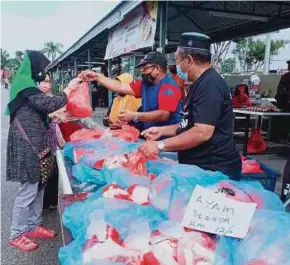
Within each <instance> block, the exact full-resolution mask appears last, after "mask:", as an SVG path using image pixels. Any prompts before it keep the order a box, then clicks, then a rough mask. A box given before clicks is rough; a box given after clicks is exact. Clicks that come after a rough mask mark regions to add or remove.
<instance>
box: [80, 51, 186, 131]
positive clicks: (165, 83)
mask: <svg viewBox="0 0 290 265" xmlns="http://www.w3.org/2000/svg"><path fill="white" fill-rule="evenodd" d="M166 66H167V59H166V56H165V55H163V54H161V53H160V52H150V53H148V54H147V55H146V56H145V57H144V59H143V60H142V61H141V63H140V64H139V65H137V66H136V67H137V68H138V67H141V68H142V80H140V81H137V82H132V83H131V84H126V83H121V82H119V81H117V80H113V79H110V78H107V77H105V76H103V75H99V74H96V73H95V72H92V71H86V72H85V74H86V76H87V78H88V79H89V80H96V81H97V82H99V83H100V84H101V85H103V86H104V87H106V88H107V89H109V90H111V91H113V92H116V93H121V94H125V95H133V96H135V97H136V98H141V99H142V112H133V111H122V112H121V114H120V115H119V116H118V118H119V120H120V121H121V122H125V123H129V122H131V121H133V122H136V123H137V122H139V121H140V122H142V123H143V125H144V126H143V128H144V129H148V128H150V127H152V126H165V125H171V124H176V123H178V122H179V121H180V119H181V115H180V111H181V101H180V99H181V91H180V88H179V87H178V86H177V84H176V83H175V81H174V80H173V79H172V78H171V77H170V76H169V75H167V74H166Z"/></svg>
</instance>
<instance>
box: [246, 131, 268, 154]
mask: <svg viewBox="0 0 290 265" xmlns="http://www.w3.org/2000/svg"><path fill="white" fill-rule="evenodd" d="M265 150H266V143H265V141H264V139H263V138H262V134H261V129H260V128H252V132H251V136H250V139H249V142H248V147H247V152H248V153H263V152H265Z"/></svg>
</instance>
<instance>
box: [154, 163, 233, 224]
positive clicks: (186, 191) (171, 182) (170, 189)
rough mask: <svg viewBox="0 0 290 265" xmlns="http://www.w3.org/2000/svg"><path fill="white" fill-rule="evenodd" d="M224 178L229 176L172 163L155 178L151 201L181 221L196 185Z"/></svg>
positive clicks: (211, 183)
mask: <svg viewBox="0 0 290 265" xmlns="http://www.w3.org/2000/svg"><path fill="white" fill-rule="evenodd" d="M223 179H224V180H226V179H228V176H226V175H224V174H222V173H220V172H210V171H206V170H203V169H201V168H199V167H197V166H191V165H181V164H177V165H172V166H171V167H170V168H169V169H168V170H167V171H163V172H162V173H161V174H159V177H157V178H156V179H155V180H153V182H152V184H151V187H150V194H149V198H150V202H151V203H152V205H153V206H154V207H156V208H157V209H160V210H161V211H162V212H163V213H164V214H165V215H166V216H167V217H168V218H169V219H173V220H176V221H179V222H181V220H182V218H183V216H184V213H185V208H186V206H187V204H188V202H189V200H190V197H191V194H192V191H193V189H194V188H195V187H196V185H200V186H203V187H207V186H209V185H213V184H214V183H217V182H219V181H220V180H223ZM177 209H178V210H177Z"/></svg>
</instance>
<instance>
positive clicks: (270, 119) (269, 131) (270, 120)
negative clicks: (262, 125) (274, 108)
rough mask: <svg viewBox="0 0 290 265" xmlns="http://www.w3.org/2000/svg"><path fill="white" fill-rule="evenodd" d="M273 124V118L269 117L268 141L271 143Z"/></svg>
mask: <svg viewBox="0 0 290 265" xmlns="http://www.w3.org/2000/svg"><path fill="white" fill-rule="evenodd" d="M271 122H272V116H269V124H268V135H267V140H268V141H270V133H271Z"/></svg>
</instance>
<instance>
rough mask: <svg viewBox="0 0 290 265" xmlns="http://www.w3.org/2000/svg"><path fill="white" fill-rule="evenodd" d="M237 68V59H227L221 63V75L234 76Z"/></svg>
mask: <svg viewBox="0 0 290 265" xmlns="http://www.w3.org/2000/svg"><path fill="white" fill-rule="evenodd" d="M235 68H236V60H235V58H227V59H224V60H222V61H221V69H220V72H221V74H232V73H234V71H235Z"/></svg>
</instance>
